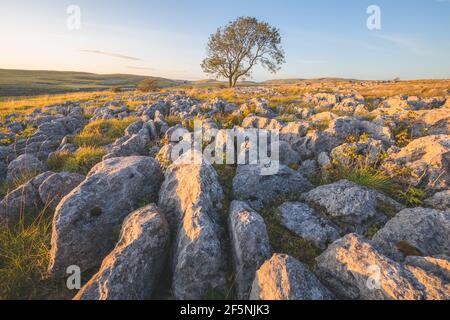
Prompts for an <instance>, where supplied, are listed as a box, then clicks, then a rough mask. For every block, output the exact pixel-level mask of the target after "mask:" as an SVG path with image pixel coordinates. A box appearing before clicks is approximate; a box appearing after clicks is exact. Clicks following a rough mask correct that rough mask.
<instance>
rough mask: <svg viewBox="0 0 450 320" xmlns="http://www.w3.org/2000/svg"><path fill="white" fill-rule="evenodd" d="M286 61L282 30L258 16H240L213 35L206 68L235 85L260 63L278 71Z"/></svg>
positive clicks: (205, 69) (207, 71) (264, 66)
mask: <svg viewBox="0 0 450 320" xmlns="http://www.w3.org/2000/svg"><path fill="white" fill-rule="evenodd" d="M284 62H285V58H284V51H283V49H282V47H281V36H280V31H279V30H278V29H277V28H275V27H272V26H270V25H269V24H268V23H266V22H260V21H258V20H257V19H256V18H253V17H240V18H238V19H236V20H235V21H232V22H230V23H229V24H228V25H227V26H226V27H225V28H219V29H218V30H217V31H216V33H214V34H212V35H211V37H210V39H209V42H208V48H207V57H206V58H205V59H204V60H203V62H202V69H203V71H204V72H205V73H207V74H210V75H214V76H215V77H216V78H225V79H228V83H229V86H230V87H235V86H236V83H237V81H238V80H239V79H246V78H249V77H251V74H252V70H253V68H254V67H255V66H256V65H258V64H259V65H261V66H262V67H263V68H264V69H266V70H268V71H269V72H272V73H276V72H277V71H278V70H280V68H281V65H282V64H283V63H284Z"/></svg>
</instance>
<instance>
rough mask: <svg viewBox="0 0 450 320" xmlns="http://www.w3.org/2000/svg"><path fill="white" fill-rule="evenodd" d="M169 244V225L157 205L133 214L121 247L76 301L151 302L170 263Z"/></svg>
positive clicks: (104, 264)
mask: <svg viewBox="0 0 450 320" xmlns="http://www.w3.org/2000/svg"><path fill="white" fill-rule="evenodd" d="M169 241H170V235H169V225H168V223H167V221H166V219H165V217H164V215H163V214H162V213H161V212H160V211H159V209H158V208H157V207H156V206H155V205H149V206H147V207H144V208H141V209H139V210H137V211H135V212H133V213H131V214H130V215H129V216H128V217H127V218H126V220H125V222H124V224H123V227H122V233H121V237H120V240H119V242H118V244H117V245H116V247H115V248H114V250H113V251H112V252H111V253H110V254H109V255H108V256H107V257H106V258H105V260H103V263H102V266H101V268H100V271H99V272H98V273H97V274H96V275H95V276H94V277H93V278H92V279H91V280H90V281H89V282H88V283H87V284H86V285H85V286H84V287H83V288H82V289H81V291H80V292H79V293H78V294H77V296H76V297H75V299H76V300H143V299H149V298H151V295H152V293H153V290H154V288H155V286H156V285H157V284H158V281H159V280H160V276H161V273H162V270H163V267H164V265H165V263H166V258H167V253H168V249H169Z"/></svg>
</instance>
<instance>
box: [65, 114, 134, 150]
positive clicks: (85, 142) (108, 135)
mask: <svg viewBox="0 0 450 320" xmlns="http://www.w3.org/2000/svg"><path fill="white" fill-rule="evenodd" d="M134 121H136V118H134V117H129V118H125V119H122V120H120V119H108V120H96V121H93V122H90V123H89V124H88V125H86V126H85V127H84V128H83V130H81V132H80V133H79V134H78V135H76V136H74V137H71V138H70V139H69V141H70V143H73V144H75V145H76V146H78V147H82V146H91V147H102V146H106V145H108V144H111V143H113V142H114V141H115V140H116V139H118V138H120V137H121V136H123V135H124V132H125V129H126V128H127V127H128V126H129V125H130V124H131V123H133V122H134Z"/></svg>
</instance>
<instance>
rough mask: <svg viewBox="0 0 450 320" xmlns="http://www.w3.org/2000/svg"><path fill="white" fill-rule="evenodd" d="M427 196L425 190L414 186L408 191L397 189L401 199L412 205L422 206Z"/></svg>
mask: <svg viewBox="0 0 450 320" xmlns="http://www.w3.org/2000/svg"><path fill="white" fill-rule="evenodd" d="M425 196H426V193H425V191H423V190H420V189H417V188H413V187H409V188H408V189H406V191H402V190H399V191H397V197H398V198H399V200H400V201H402V202H403V203H405V204H406V205H407V206H410V207H420V206H421V205H422V203H423V199H425Z"/></svg>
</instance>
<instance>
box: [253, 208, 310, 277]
mask: <svg viewBox="0 0 450 320" xmlns="http://www.w3.org/2000/svg"><path fill="white" fill-rule="evenodd" d="M261 215H262V216H263V218H264V221H265V222H266V226H267V233H268V235H269V240H270V245H271V247H272V250H273V251H274V252H277V253H283V254H288V255H290V256H292V257H294V258H296V259H298V260H299V261H301V262H303V263H305V264H306V265H307V266H308V267H310V268H313V267H314V265H315V258H316V257H317V256H318V254H319V251H318V249H317V248H316V247H315V246H314V244H313V243H312V242H310V241H308V240H305V239H302V238H300V237H299V236H297V235H296V234H295V233H293V232H292V231H290V230H288V229H286V228H285V227H284V226H283V225H282V224H281V222H280V220H279V214H278V209H277V208H276V207H272V208H267V209H265V210H263V211H262V212H261Z"/></svg>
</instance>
